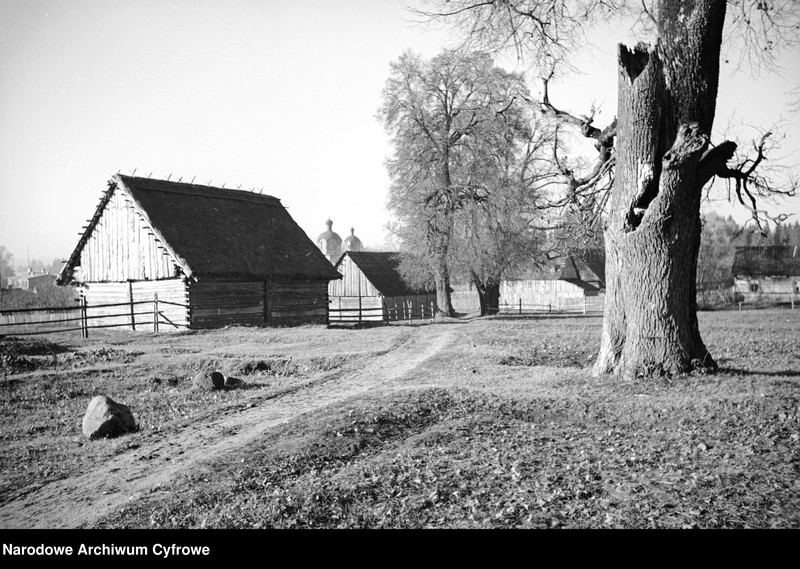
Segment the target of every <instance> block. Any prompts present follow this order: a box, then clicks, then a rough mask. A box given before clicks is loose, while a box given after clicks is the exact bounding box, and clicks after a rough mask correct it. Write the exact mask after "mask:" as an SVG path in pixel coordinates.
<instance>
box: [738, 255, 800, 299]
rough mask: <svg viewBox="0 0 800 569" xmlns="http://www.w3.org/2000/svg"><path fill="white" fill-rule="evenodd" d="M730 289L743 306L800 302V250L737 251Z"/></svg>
mask: <svg viewBox="0 0 800 569" xmlns="http://www.w3.org/2000/svg"><path fill="white" fill-rule="evenodd" d="M731 272H732V273H733V283H734V284H733V287H734V293H735V295H736V297H737V298H739V299H740V300H742V301H743V302H791V301H793V300H794V301H797V300H798V299H800V247H798V246H796V245H779V246H768V247H737V248H736V252H735V253H734V257H733V267H732V269H731Z"/></svg>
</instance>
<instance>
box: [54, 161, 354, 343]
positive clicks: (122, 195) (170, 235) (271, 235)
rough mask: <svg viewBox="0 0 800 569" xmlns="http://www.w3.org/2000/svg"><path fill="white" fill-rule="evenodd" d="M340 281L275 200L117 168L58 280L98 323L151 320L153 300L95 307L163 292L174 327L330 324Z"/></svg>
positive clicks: (162, 303) (163, 309)
mask: <svg viewBox="0 0 800 569" xmlns="http://www.w3.org/2000/svg"><path fill="white" fill-rule="evenodd" d="M339 278H341V277H340V275H339V273H338V272H337V271H336V270H335V269H334V268H333V267H332V266H331V264H330V263H329V262H327V261H326V259H325V256H324V255H322V254H321V253H320V250H319V249H318V248H317V247H316V246H315V245H314V243H313V242H312V241H311V240H310V239H309V238H308V236H306V234H305V232H304V231H303V230H302V229H301V228H300V227H299V226H298V225H297V223H295V221H294V220H293V219H292V218H291V216H290V215H289V213H288V212H287V211H286V209H285V208H284V207H283V205H281V202H280V200H279V199H277V198H275V197H272V196H267V195H261V194H257V193H254V192H248V191H240V190H228V189H223V188H216V187H211V186H202V185H195V184H187V183H180V182H170V181H165V180H154V179H150V178H136V177H131V176H123V175H119V174H118V175H116V176H113V177H112V178H111V180H110V181H109V184H108V189H107V190H106V191H105V192H104V193H103V195H102V197H101V199H100V203H99V204H98V206H97V208H96V210H95V212H94V215H93V216H92V218H91V219H90V220H89V222H88V225H87V226H86V227H85V228H84V230H83V232H82V234H81V237H80V239H79V241H78V244H77V245H76V246H75V249H74V251H73V252H72V255H71V256H70V258H69V260H68V262H67V264H66V265H65V266H64V268H63V269H62V271H61V273H60V274H59V276H58V279H57V283H58V284H59V285H75V286H77V287H78V289H79V291H80V294H81V295H82V297H83V298H84V299H85V300H86V302H87V305H88V309H87V313H88V315H89V318H93V320H92V321H91V324H92V325H113V324H115V323H117V324H118V323H122V324H124V323H126V322H127V323H129V324H130V323H131V320H133V324H134V325H135V324H137V323H140V324H143V325H146V324H147V323H152V321H153V314H152V311H153V308H152V305H151V306H150V307H149V314H148V313H147V310H148V309H147V308H146V307H145V308H141V307H138V306H137V307H136V309H135V310H134V307H133V306H131V312H132V313H133V312H137V314H135V315H131V316H115V317H111V316H109V315H111V314H119V313H120V312H125V311H124V310H122V309H121V308H120V307H119V306H116V307H108V308H97V305H100V304H113V303H126V302H128V303H134V302H138V301H150V302H152V301H153V300H154V296H155V295H158V301H159V304H158V309H159V312H160V316H161V317H162V318H163V320H164V322H165V323H166V324H165V325H163V326H161V327H160V330H168V329H179V328H183V327H188V328H215V327H221V326H226V325H230V324H247V325H257V326H264V325H272V324H281V325H282V324H300V323H319V324H325V323H326V322H327V315H328V282H329V281H331V280H335V279H339ZM93 307H94V308H93ZM139 312H144V313H143V314H139ZM97 316H100V317H101V318H95V317H97Z"/></svg>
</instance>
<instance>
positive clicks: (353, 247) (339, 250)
mask: <svg viewBox="0 0 800 569" xmlns="http://www.w3.org/2000/svg"><path fill="white" fill-rule="evenodd" d="M325 225H327V226H328V228H327V229H326V230H325V231H323V232H322V233H320V234H319V237H317V246H318V247H319V250H320V251H322V253H323V255H325V256H326V257H327V258H328V260H329V261H330V262H331V264H333V265H335V264H336V262H337V261H338V260H339V258H340V257H341V256H342V255H344V254H345V253H346V252H347V251H361V249H362V244H361V239H359V238H358V237H356V235H355V229H354V228H352V227H351V228H350V235H348V236H347V237H346V238H345V239H344V241H342V238H341V237H339V234H338V233H336V232H335V231H334V230H333V221H331V220H330V219H329V220H328V221H326V222H325Z"/></svg>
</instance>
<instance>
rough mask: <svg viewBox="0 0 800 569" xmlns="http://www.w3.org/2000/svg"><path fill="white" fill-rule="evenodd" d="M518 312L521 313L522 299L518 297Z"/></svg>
mask: <svg viewBox="0 0 800 569" xmlns="http://www.w3.org/2000/svg"><path fill="white" fill-rule="evenodd" d="M519 313H520V314H522V299H521V298H520V299H519Z"/></svg>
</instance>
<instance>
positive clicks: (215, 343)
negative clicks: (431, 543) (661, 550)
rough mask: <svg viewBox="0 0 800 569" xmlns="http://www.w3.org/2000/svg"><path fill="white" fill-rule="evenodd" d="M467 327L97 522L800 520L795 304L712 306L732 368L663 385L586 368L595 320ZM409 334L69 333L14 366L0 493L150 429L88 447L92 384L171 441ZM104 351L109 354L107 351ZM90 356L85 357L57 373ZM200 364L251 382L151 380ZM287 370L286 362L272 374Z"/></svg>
mask: <svg viewBox="0 0 800 569" xmlns="http://www.w3.org/2000/svg"><path fill="white" fill-rule="evenodd" d="M454 326H455V328H456V329H457V330H458V338H459V341H458V342H456V343H454V344H452V345H451V346H450V347H449V348H448V349H447V350H445V351H443V352H441V353H440V354H439V355H438V356H437V357H435V358H432V359H430V360H428V361H426V362H424V363H423V364H422V365H421V366H419V367H418V368H417V369H415V370H414V372H413V374H412V375H411V376H407V377H406V378H404V379H403V380H401V381H399V382H396V383H394V384H391V385H389V386H387V387H385V388H384V389H382V390H381V391H377V392H372V393H370V394H369V395H368V396H362V397H358V398H355V399H351V400H347V401H344V402H342V403H340V404H337V405H334V406H330V407H327V408H325V409H323V410H321V411H318V412H315V413H310V414H306V415H303V416H301V417H299V418H297V419H295V420H293V421H290V422H289V423H288V424H286V425H284V426H283V427H281V428H279V429H277V430H275V431H272V432H269V433H268V434H267V435H265V436H264V437H263V438H262V439H261V440H259V441H257V442H256V443H254V444H252V445H251V446H249V447H247V448H243V449H241V451H240V452H238V453H235V454H229V455H226V456H225V458H224V459H222V458H219V459H216V460H211V461H209V462H208V463H207V464H206V466H205V468H204V469H203V470H200V471H194V472H192V473H191V474H190V475H187V476H185V477H183V478H181V479H178V480H175V481H174V482H173V483H172V484H171V485H170V486H168V487H162V488H160V489H158V490H157V491H154V492H153V493H152V494H150V495H148V496H144V497H143V498H141V499H139V500H136V501H133V502H131V503H130V504H128V505H127V506H126V507H125V508H124V509H123V510H120V511H118V512H117V513H115V514H114V515H112V516H110V517H107V518H106V519H104V520H103V521H102V522H101V523H100V524H98V526H99V527H104V528H201V527H213V528H267V527H269V528H378V527H380V528H492V527H502V528H512V527H513V528H546V527H547V528H550V527H561V528H688V527H699V528H798V527H800V481H799V480H800V477H798V469H799V468H800V349H798V345H797V341H798V337H797V331H798V330H800V311H788V310H783V311H781V310H769V311H752V312H742V313H738V312H713V313H702V314H701V326H702V331H703V335H704V338H705V339H706V342H707V344H708V345H709V348H710V349H711V351H712V353H713V354H714V355H715V356H716V357H717V358H718V361H719V363H720V366H721V370H720V372H719V373H717V374H714V375H705V376H690V377H685V378H681V379H678V380H675V381H673V382H671V383H666V382H662V383H626V382H621V381H618V380H614V379H608V378H604V379H595V378H592V377H591V375H590V373H589V368H590V366H591V363H592V361H593V356H594V353H595V351H596V349H597V346H598V336H599V326H600V320H599V319H598V318H553V319H525V320H522V319H501V318H492V319H486V320H475V321H472V322H470V323H465V324H459V325H454ZM412 333H414V328H400V327H388V328H381V329H374V330H365V331H341V330H338V331H334V330H324V329H321V328H305V329H292V330H282V331H264V330H258V331H251V330H237V329H231V330H226V331H220V332H213V333H204V334H196V335H187V336H184V337H160V338H159V337H138V338H134V339H130V340H129V339H121V338H120V337H119V336H114V337H109V339H108V340H106V341H104V342H103V343H102V344H96V345H93V346H75V345H62V344H59V345H58V346H59V349H63V350H65V351H63V352H61V353H59V354H56V357H57V358H58V361H59V362H60V363H58V364H56V363H54V362H53V356H52V355H49V356H29V357H31V358H36V357H42V358H45V359H44V360H42V364H41V367H37V368H36V371H28V372H25V373H19V374H18V373H10V374H9V376H8V378H7V379H6V384H7V385H6V386H5V387H4V390H3V396H2V400H0V401H1V402H0V408H2V421H3V423H2V425H0V427H1V428H0V432H1V433H2V436H3V452H2V464H0V466H1V467H2V471H3V472H4V481H3V485H2V497H3V500H8V499H10V498H13V496H14V495H15V494H16V493H17V492H19V491H20V486H21V485H23V484H41V483H43V482H45V481H46V480H47V478H48V477H53V476H56V477H59V476H64V475H66V473H68V472H69V471H78V470H80V469H83V468H86V467H88V465H89V464H90V463H91V461H92V460H97V459H98V457H100V456H101V455H110V454H112V453H113V452H124V449H125V445H129V444H131V443H132V442H135V440H136V437H137V436H142V435H141V434H135V435H130V436H128V437H123V438H122V439H118V440H116V441H105V442H101V443H98V444H94V443H92V444H89V445H86V444H84V441H83V440H82V439H81V437H79V436H78V433H79V422H80V415H81V414H82V412H83V410H84V409H85V405H86V403H87V401H88V398H89V397H90V396H91V395H92V394H94V393H95V392H97V391H98V390H100V389H110V388H112V387H113V388H114V389H115V390H116V391H115V392H112V393H111V394H112V396H113V393H119V394H120V395H122V396H123V398H124V399H125V398H127V399H129V400H130V399H133V400H134V401H135V402H136V403H135V405H141V406H143V407H140V408H149V409H151V411H149V412H151V413H152V416H148V417H147V418H146V419H145V421H144V422H143V423H144V424H143V429H152V430H153V431H158V433H159V435H160V436H162V435H163V436H167V437H168V436H169V432H170V429H171V428H172V427H173V426H174V425H176V424H179V423H181V422H190V421H200V420H202V417H203V416H206V414H208V413H212V412H214V410H215V409H216V410H218V409H221V408H224V406H226V405H231V404H233V403H234V402H235V401H236V400H237V398H241V397H246V396H256V394H264V393H267V392H271V391H274V390H280V389H288V388H291V387H292V386H294V387H297V386H300V385H301V383H302V382H304V381H317V380H320V379H321V378H324V377H326V376H325V374H331V373H345V372H346V371H347V370H349V369H356V368H358V367H359V366H360V365H362V364H363V363H364V362H365V361H368V359H369V358H371V357H374V356H375V355H376V354H380V353H382V352H383V351H385V350H387V349H390V347H391V345H392V344H393V343H396V342H397V341H399V340H400V339H402V338H403V337H405V336H404V335H408V334H412ZM101 348H104V349H109V350H116V351H115V352H113V357H112V358H111V360H113V361H105V360H104V356H103V353H101V352H98V351H97V350H100V349H101ZM162 349H163V350H165V352H166V353H168V354H169V357H166V358H161V357H160V356H159V354H160V353H161V351H162ZM92 350H94V351H92ZM82 352H86V354H85V355H81V356H78V355H74V356H70V357H68V356H67V354H69V353H73V354H78V353H82ZM301 355H302V357H301ZM184 356H189V357H187V359H186V360H185V361H184V360H180V358H181V357H184ZM47 358H50V359H49V362H50V363H47V362H48V360H47ZM81 358H86V361H88V362H90V363H89V365H81V366H77V367H74V368H67V367H64V366H67V363H68V362H69V360H70V359H77V360H81ZM176 358H177V359H178V360H179V361H177V362H176ZM119 360H130V361H128V362H127V363H125V364H122V365H120V364H118V363H115V362H118V361H119ZM190 361H191V362H195V363H196V366H197V367H208V366H212V365H213V366H220V365H222V364H225V365H228V366H229V368H228V369H236V370H237V373H241V374H242V377H243V378H244V379H245V381H246V385H247V389H243V390H240V391H230V392H224V393H220V394H218V395H217V396H216V398H212V399H209V396H208V395H205V396H199V395H196V394H194V395H193V394H191V393H189V392H187V391H186V390H184V389H183V388H182V385H183V383H178V385H177V386H174V387H173V388H171V389H166V388H164V383H162V384H158V385H157V386H156V387H155V388H154V387H153V384H151V383H148V380H147V377H148V376H149V375H150V374H156V375H158V374H161V375H170V374H175V373H176V370H178V369H180V366H182V365H187V362H190ZM181 362H183V363H181ZM258 362H269V363H268V364H266V363H265V365H267V366H268V369H265V368H263V366H262V367H259V365H258ZM273 362H274V364H275V365H274V366H273ZM280 362H283V363H282V364H281V363H280ZM287 362H292V364H291V365H288V364H287ZM49 365H53V366H56V368H48V366H49ZM70 365H71V364H70ZM281 365H283V366H287V365H288V367H285V368H283V369H286V370H291V371H287V372H286V373H285V375H284V376H283V377H276V375H275V370H276V369H282V368H281ZM295 366H296V367H295ZM56 369H57V370H58V371H56ZM49 370H50V371H49ZM161 370H169V371H168V372H162V371H161ZM134 371H135V373H134ZM186 371H187V372H188V371H189V370H186ZM184 375H185V374H184ZM195 397H197V399H195ZM159 402H160V404H161V406H160V407H159ZM43 464H48V465H51V466H50V467H49V468H57V470H55V471H48V470H46V468H45V467H44V466H42V465H43ZM54 464H58V467H53V466H52V465H54ZM58 469H61V470H58Z"/></svg>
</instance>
